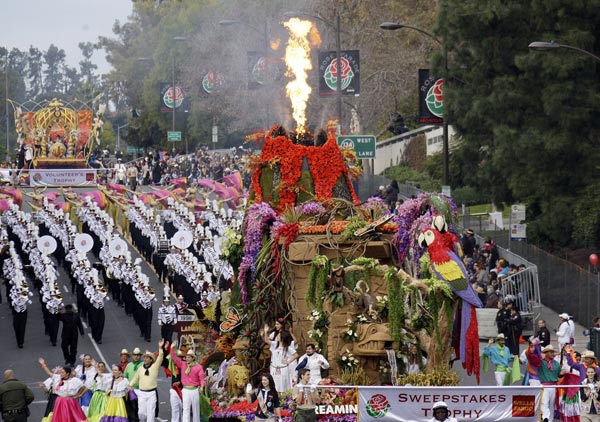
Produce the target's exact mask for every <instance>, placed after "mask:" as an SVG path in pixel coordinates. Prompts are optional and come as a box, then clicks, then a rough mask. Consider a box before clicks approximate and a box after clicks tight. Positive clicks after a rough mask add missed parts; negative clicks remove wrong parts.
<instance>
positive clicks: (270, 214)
mask: <svg viewBox="0 0 600 422" xmlns="http://www.w3.org/2000/svg"><path fill="white" fill-rule="evenodd" d="M276 218H277V216H276V214H275V211H274V210H273V208H271V206H270V205H269V204H267V203H266V202H260V203H257V204H253V205H251V206H250V208H249V209H248V212H247V214H246V218H245V219H244V227H243V231H244V257H243V258H242V262H241V264H240V268H239V274H238V280H239V285H240V292H241V295H242V302H243V303H244V304H247V303H248V290H247V289H246V282H247V281H248V280H247V277H248V272H250V274H249V275H250V281H251V282H252V281H254V276H255V274H254V270H255V269H256V267H255V264H254V263H255V261H256V257H257V256H258V253H259V252H260V249H261V248H262V243H263V234H264V232H265V230H266V229H267V227H268V226H269V224H270V223H272V222H273V221H274V220H275V219H276Z"/></svg>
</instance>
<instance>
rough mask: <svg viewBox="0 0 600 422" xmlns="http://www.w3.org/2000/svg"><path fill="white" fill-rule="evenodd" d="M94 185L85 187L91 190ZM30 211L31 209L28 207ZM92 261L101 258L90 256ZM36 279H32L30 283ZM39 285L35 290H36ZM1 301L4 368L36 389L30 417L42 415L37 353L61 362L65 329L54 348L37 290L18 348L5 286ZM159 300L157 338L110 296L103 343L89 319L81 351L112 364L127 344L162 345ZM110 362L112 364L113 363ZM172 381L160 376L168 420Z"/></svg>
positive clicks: (63, 279)
mask: <svg viewBox="0 0 600 422" xmlns="http://www.w3.org/2000/svg"><path fill="white" fill-rule="evenodd" d="M90 189H91V188H87V189H83V190H90ZM25 210H26V209H25ZM130 249H131V252H132V260H135V259H136V258H137V257H138V256H139V254H138V253H137V252H136V251H135V249H133V247H132V246H131V245H130ZM89 258H90V262H92V263H94V262H96V261H98V260H97V259H94V258H92V255H91V254H90V256H89ZM141 265H142V269H143V271H144V273H145V274H146V275H148V276H149V278H150V285H151V286H152V287H154V288H155V289H156V291H157V292H159V295H158V296H159V298H160V297H161V295H160V294H161V292H162V285H161V284H159V282H158V277H157V276H156V274H155V273H154V272H153V270H152V269H151V268H150V267H149V266H148V265H147V264H146V262H145V261H144V260H142V264H141ZM57 269H58V270H59V274H60V275H59V284H60V286H61V290H62V293H63V297H64V303H65V304H66V303H75V302H76V298H75V296H74V295H73V294H71V292H70V281H69V279H68V277H67V275H66V274H65V272H64V270H63V269H62V267H57ZM32 285H33V283H31V282H30V286H32ZM33 290H35V289H33ZM2 296H3V297H2V299H3V301H2V304H0V339H1V340H0V356H2V364H1V365H0V371H2V372H3V371H4V370H5V369H9V368H10V369H13V370H14V371H15V373H16V375H17V377H18V378H19V379H20V380H21V381H23V382H25V383H27V384H28V385H29V386H30V387H31V388H32V390H33V392H34V394H35V401H34V403H33V405H32V406H30V409H31V417H30V420H40V419H41V418H42V417H43V413H44V409H45V406H46V397H45V394H44V392H43V391H42V390H41V389H40V388H39V387H38V385H37V382H38V381H43V380H44V379H45V378H46V375H45V374H44V372H43V371H42V369H41V368H40V365H39V364H38V362H37V359H38V357H40V356H41V357H44V359H46V362H47V364H48V366H49V367H54V366H58V365H62V364H63V363H64V358H63V355H62V350H61V348H60V332H59V337H58V345H57V346H56V347H53V346H52V344H51V343H50V339H49V337H48V336H46V335H45V334H44V325H43V322H42V311H41V305H40V302H39V296H38V294H37V292H35V291H34V296H33V297H32V298H31V300H32V302H33V303H32V304H31V305H29V308H28V317H27V318H28V319H27V330H26V333H25V345H24V348H23V349H19V348H17V344H16V341H15V336H14V332H13V329H12V314H11V311H10V308H9V306H8V304H7V303H6V297H5V289H4V286H2ZM159 306H160V302H155V303H154V305H153V313H154V315H153V320H154V325H153V327H152V342H151V343H147V342H145V341H144V339H143V338H140V335H139V329H138V328H137V326H136V325H135V323H134V321H133V318H132V317H128V316H126V314H125V310H124V309H123V308H120V307H119V306H118V305H117V304H116V303H114V302H112V301H109V302H107V303H106V306H105V315H106V323H105V328H104V335H103V337H102V344H100V345H98V344H96V343H95V342H94V341H93V340H92V336H91V331H90V329H89V327H88V326H87V324H86V325H85V326H84V327H85V335H84V336H83V337H80V338H79V345H78V351H77V353H78V355H79V354H84V353H89V354H90V355H92V356H93V357H94V359H96V360H97V361H104V362H105V363H107V364H108V365H110V364H113V363H117V362H118V360H119V352H120V351H121V349H123V348H127V349H128V350H129V351H131V350H133V349H134V348H135V347H139V348H140V349H142V350H146V349H148V350H152V351H155V350H157V349H158V346H157V343H158V340H159V335H160V329H159V327H158V324H157V323H156V313H157V310H158V307H159ZM108 365H107V366H108ZM169 387H170V381H169V380H168V379H167V378H165V377H164V375H163V374H162V371H161V376H160V377H159V401H160V415H159V416H160V418H161V419H163V420H169V419H170V406H169V401H168V398H169V393H168V389H169Z"/></svg>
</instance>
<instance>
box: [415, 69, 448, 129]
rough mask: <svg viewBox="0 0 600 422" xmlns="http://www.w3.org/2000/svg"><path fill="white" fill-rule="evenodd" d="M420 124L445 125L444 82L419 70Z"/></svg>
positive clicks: (427, 71) (425, 70)
mask: <svg viewBox="0 0 600 422" xmlns="http://www.w3.org/2000/svg"><path fill="white" fill-rule="evenodd" d="M419 123H422V124H429V125H431V124H443V123H444V80H443V79H442V78H436V77H435V76H432V75H430V74H429V69H419Z"/></svg>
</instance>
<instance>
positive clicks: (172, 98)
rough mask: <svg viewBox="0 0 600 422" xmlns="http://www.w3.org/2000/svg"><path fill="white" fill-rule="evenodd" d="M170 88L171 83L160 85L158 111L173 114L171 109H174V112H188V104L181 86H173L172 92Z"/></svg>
mask: <svg viewBox="0 0 600 422" xmlns="http://www.w3.org/2000/svg"><path fill="white" fill-rule="evenodd" d="M172 87H173V84H172V83H165V82H162V83H161V84H160V111H161V112H162V113H173V108H175V111H183V112H188V111H189V109H190V102H189V99H188V97H187V96H186V95H185V92H184V91H183V88H182V87H181V85H175V90H173V89H172Z"/></svg>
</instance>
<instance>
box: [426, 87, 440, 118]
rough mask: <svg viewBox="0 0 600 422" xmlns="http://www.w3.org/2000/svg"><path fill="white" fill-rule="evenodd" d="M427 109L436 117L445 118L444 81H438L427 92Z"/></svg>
mask: <svg viewBox="0 0 600 422" xmlns="http://www.w3.org/2000/svg"><path fill="white" fill-rule="evenodd" d="M425 103H426V104H427V108H428V109H429V111H430V112H431V114H433V115H434V116H436V117H443V116H444V80H443V79H438V80H437V81H435V83H434V84H433V85H432V86H431V88H429V90H428V91H427V96H426V97H425Z"/></svg>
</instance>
